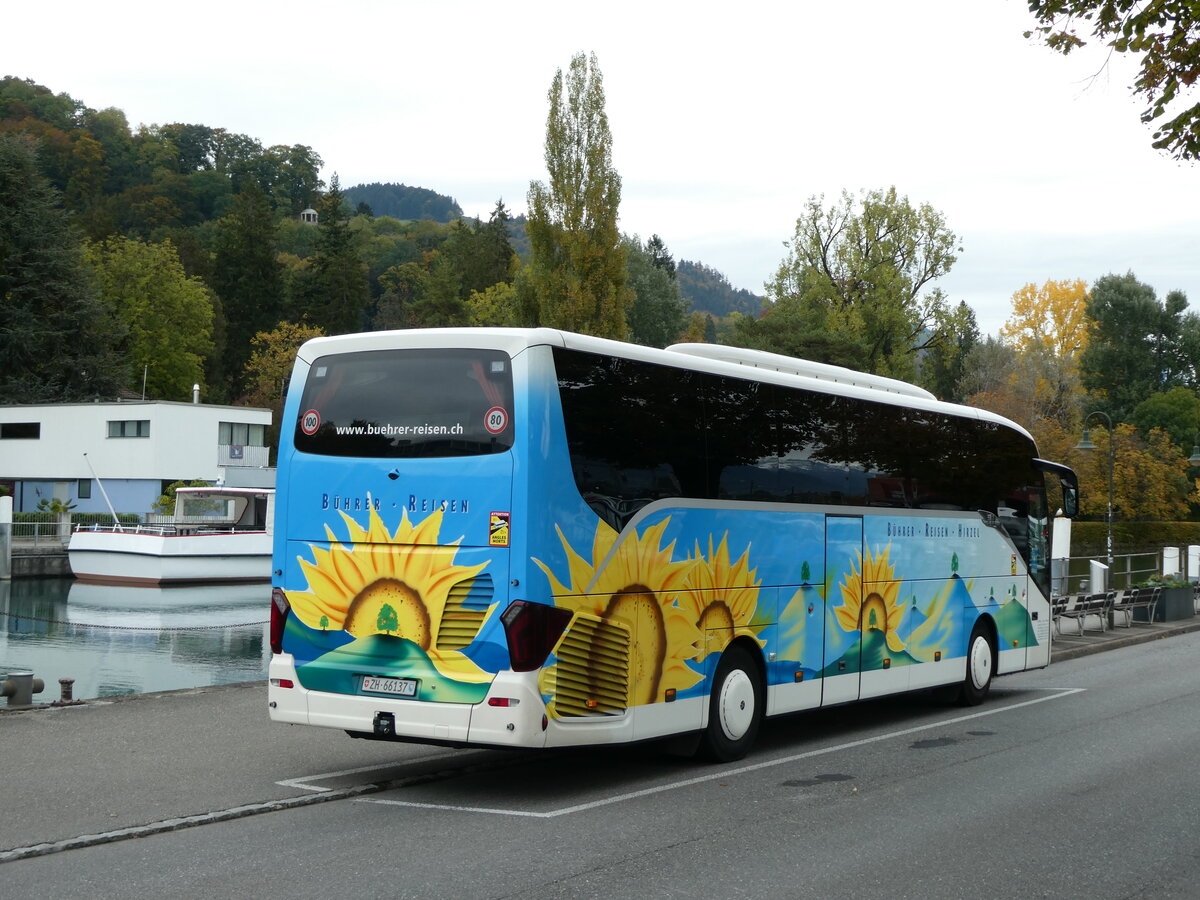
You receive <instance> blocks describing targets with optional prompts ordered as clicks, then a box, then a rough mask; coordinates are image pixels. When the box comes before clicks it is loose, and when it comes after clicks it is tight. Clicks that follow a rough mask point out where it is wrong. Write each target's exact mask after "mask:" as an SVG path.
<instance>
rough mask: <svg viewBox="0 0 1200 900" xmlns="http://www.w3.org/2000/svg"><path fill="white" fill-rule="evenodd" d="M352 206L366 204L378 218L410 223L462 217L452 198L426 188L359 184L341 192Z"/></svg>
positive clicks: (446, 220) (444, 220) (447, 220)
mask: <svg viewBox="0 0 1200 900" xmlns="http://www.w3.org/2000/svg"><path fill="white" fill-rule="evenodd" d="M342 193H343V194H344V195H345V197H346V199H347V200H349V201H350V203H351V205H353V206H357V205H358V204H360V203H365V204H366V205H367V206H369V207H370V208H371V212H372V213H374V214H375V215H377V216H392V217H393V218H396V219H404V220H406V221H411V220H414V219H421V220H425V221H431V222H443V223H445V222H450V221H453V220H454V219H460V218H462V214H463V211H462V207H460V206H459V205H458V203H457V201H455V200H454V198H453V197H447V196H446V195H445V194H439V193H436V192H435V191H431V190H429V189H428V188H421V187H409V186H408V185H407V184H390V183H389V184H380V183H379V182H377V181H375V182H372V183H371V184H358V185H355V186H354V187H350V188H346V189H345V190H344V191H343V192H342Z"/></svg>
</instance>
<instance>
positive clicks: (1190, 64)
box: [1025, 0, 1200, 159]
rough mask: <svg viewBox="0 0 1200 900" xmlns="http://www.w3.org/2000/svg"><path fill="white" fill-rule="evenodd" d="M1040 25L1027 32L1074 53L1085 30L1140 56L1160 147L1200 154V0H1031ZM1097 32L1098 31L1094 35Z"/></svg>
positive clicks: (1146, 113) (1147, 118)
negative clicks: (1195, 95)
mask: <svg viewBox="0 0 1200 900" xmlns="http://www.w3.org/2000/svg"><path fill="white" fill-rule="evenodd" d="M1026 2H1027V3H1028V4H1029V11H1030V12H1032V13H1033V14H1034V16H1035V17H1036V20H1037V26H1036V27H1034V28H1031V29H1030V30H1029V31H1026V32H1025V36H1026V37H1033V36H1035V35H1036V36H1037V37H1038V38H1040V39H1042V40H1044V41H1045V43H1046V46H1048V47H1049V48H1050V49H1052V50H1055V51H1056V52H1058V53H1061V54H1063V55H1064V56H1066V55H1067V54H1069V53H1070V52H1071V51H1072V50H1075V49H1076V48H1078V47H1082V46H1084V45H1085V44H1086V43H1087V40H1085V38H1084V37H1081V36H1080V35H1081V34H1083V35H1085V36H1087V37H1090V38H1094V39H1096V40H1098V41H1100V42H1102V43H1103V44H1104V45H1105V46H1107V47H1109V48H1110V50H1111V52H1114V53H1126V54H1129V56H1131V57H1134V58H1136V59H1137V60H1138V62H1139V65H1140V71H1139V72H1138V75H1137V77H1136V78H1135V79H1134V82H1133V92H1134V94H1135V95H1140V96H1142V97H1143V98H1144V99H1145V100H1146V102H1147V103H1149V106H1147V107H1146V109H1145V110H1143V111H1142V116H1141V118H1142V121H1143V122H1144V123H1146V124H1147V125H1154V126H1155V127H1156V130H1155V132H1154V139H1153V146H1154V147H1155V148H1157V149H1159V150H1166V151H1167V152H1169V153H1170V154H1171V155H1172V156H1175V157H1177V158H1179V159H1196V158H1200V103H1195V104H1193V105H1190V106H1189V105H1188V104H1187V101H1186V100H1185V98H1186V97H1187V96H1188V92H1189V91H1190V90H1191V88H1192V87H1193V86H1194V85H1195V84H1196V80H1197V78H1200V5H1197V4H1196V3H1195V2H1194V0H1026ZM1089 31H1090V35H1088V32H1089Z"/></svg>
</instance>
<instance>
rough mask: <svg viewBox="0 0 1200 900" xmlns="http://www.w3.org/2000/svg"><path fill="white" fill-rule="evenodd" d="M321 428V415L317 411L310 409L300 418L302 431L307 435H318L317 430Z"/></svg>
mask: <svg viewBox="0 0 1200 900" xmlns="http://www.w3.org/2000/svg"><path fill="white" fill-rule="evenodd" d="M320 427H321V414H320V413H319V412H317V411H316V410H315V409H310V410H309V411H308V412H306V413H305V414H304V415H303V416H301V417H300V430H301V431H303V432H304V433H305V434H316V433H317V429H318V428H320Z"/></svg>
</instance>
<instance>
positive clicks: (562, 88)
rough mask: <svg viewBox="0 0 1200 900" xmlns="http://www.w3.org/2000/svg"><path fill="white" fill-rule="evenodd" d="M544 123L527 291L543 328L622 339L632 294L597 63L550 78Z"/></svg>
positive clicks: (532, 188)
mask: <svg viewBox="0 0 1200 900" xmlns="http://www.w3.org/2000/svg"><path fill="white" fill-rule="evenodd" d="M549 101H550V113H549V115H548V117H547V120H546V152H545V159H546V168H547V170H548V172H549V178H550V181H549V184H548V185H547V184H543V183H542V182H540V181H535V182H531V183H530V185H529V194H528V197H527V199H528V203H529V221H528V223H527V224H526V232H527V233H528V235H529V244H530V250H531V258H530V264H529V274H530V279H529V286H530V287H531V289H532V292H533V298H534V301H535V302H536V310H537V318H538V322H539V324H541V325H545V326H549V327H552V328H565V329H568V330H571V331H579V332H583V333H584V334H595V335H599V336H601V337H610V338H618V339H621V338H624V337H625V336H626V334H627V332H628V327H627V325H626V321H625V312H626V309H627V308H628V307H629V305H630V303H631V301H632V299H633V298H632V294H631V292H630V291H629V290H628V288H627V287H626V285H625V252H624V249H623V247H622V246H621V237H620V233H619V232H618V230H617V212H618V208H619V206H620V203H621V178H620V176H619V175H618V174H617V172H616V170H615V169H614V168H613V165H612V135H611V133H610V132H609V128H608V115H607V114H606V113H605V111H604V84H603V80H602V77H601V74H600V69H599V66H598V65H597V63H596V56H595V54H592V55H591V56H590V57H585V56H584V55H583V54H582V53H578V54H576V55H575V56H574V57H573V58H572V59H571V68H570V71H569V73H568V75H567V78H566V81H565V83H564V80H563V74H562V70H561V69H559V70H558V71H557V72H556V73H555V75H554V81H553V82H552V83H551V85H550V92H549Z"/></svg>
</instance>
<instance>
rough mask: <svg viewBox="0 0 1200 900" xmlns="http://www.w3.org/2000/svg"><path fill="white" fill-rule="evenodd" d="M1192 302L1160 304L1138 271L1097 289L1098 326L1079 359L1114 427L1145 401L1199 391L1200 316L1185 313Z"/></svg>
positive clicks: (1093, 304) (1093, 312) (1091, 308)
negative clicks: (1170, 392)
mask: <svg viewBox="0 0 1200 900" xmlns="http://www.w3.org/2000/svg"><path fill="white" fill-rule="evenodd" d="M1186 308H1187V297H1186V296H1185V295H1184V294H1183V292H1182V291H1172V292H1171V293H1169V294H1168V295H1167V297H1166V300H1165V301H1163V302H1160V301H1159V300H1158V298H1157V296H1156V295H1155V292H1154V288H1152V287H1150V285H1148V284H1143V283H1141V282H1140V281H1138V280H1137V278H1135V277H1134V274H1133V273H1132V272H1129V273H1127V274H1125V275H1105V276H1104V277H1102V278H1099V279H1097V280H1096V283H1095V284H1094V285H1093V286H1092V297H1091V300H1090V301H1089V303H1088V307H1087V312H1088V317H1089V318H1090V319H1091V321H1092V324H1091V328H1090V330H1089V336H1088V340H1087V346H1086V347H1085V349H1084V351H1083V353H1082V354H1081V356H1080V358H1079V368H1080V375H1081V377H1082V379H1083V385H1084V387H1085V388H1087V389H1088V390H1089V391H1092V392H1093V393H1095V394H1097V395H1098V396H1099V397H1100V398H1101V400H1102V402H1103V404H1104V407H1105V411H1106V412H1107V413H1108V414H1109V415H1110V416H1112V418H1113V421H1114V422H1124V421H1129V417H1130V415H1131V414H1132V412H1133V409H1134V407H1135V406H1137V405H1138V404H1139V403H1140V402H1141V401H1142V400H1144V399H1145V398H1147V397H1149V396H1150V395H1151V394H1157V393H1161V392H1163V391H1167V390H1169V389H1171V388H1172V387H1176V386H1182V387H1189V388H1194V387H1196V384H1197V367H1198V366H1200V317H1198V316H1196V314H1194V313H1185V312H1184V311H1185V310H1186Z"/></svg>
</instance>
